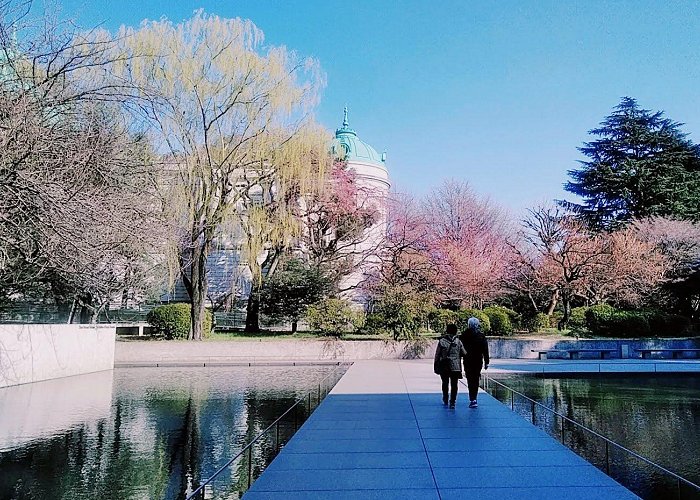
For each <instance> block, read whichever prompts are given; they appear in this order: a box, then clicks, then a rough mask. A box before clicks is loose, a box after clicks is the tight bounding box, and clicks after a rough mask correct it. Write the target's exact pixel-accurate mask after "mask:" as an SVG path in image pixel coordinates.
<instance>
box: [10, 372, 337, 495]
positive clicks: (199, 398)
mask: <svg viewBox="0 0 700 500" xmlns="http://www.w3.org/2000/svg"><path fill="white" fill-rule="evenodd" d="M337 369H338V367H337V366H305V367H289V366H284V367H276V366H258V367H211V368H189V367H188V368H120V369H116V370H114V371H110V372H101V373H95V374H90V375H82V376H78V377H68V378H64V379H58V380H52V381H47V382H39V383H35V384H27V385H22V386H16V387H9V388H5V389H0V499H2V500H4V499H18V500H19V499H36V500H39V499H40V500H47V499H57V500H58V499H71V500H73V499H120V500H122V499H151V498H153V499H162V498H165V499H180V498H184V495H185V493H186V492H187V491H191V489H192V486H193V485H195V486H196V485H198V484H199V482H200V480H202V479H204V478H207V477H209V476H210V475H211V474H213V472H214V471H216V470H217V469H218V468H219V467H220V466H221V465H222V464H224V463H225V462H226V461H227V460H228V459H229V458H231V457H232V456H234V455H235V454H236V453H238V451H240V450H241V448H242V447H243V446H244V445H245V444H246V443H247V442H249V441H250V440H251V439H252V437H254V436H255V435H257V434H258V433H259V432H260V431H261V430H263V429H265V427H267V426H268V425H269V424H270V423H271V422H273V421H274V420H275V419H276V418H277V417H278V416H279V415H280V414H282V413H283V412H284V411H285V410H286V409H287V408H289V407H290V406H291V405H292V404H293V403H294V402H295V401H296V400H297V398H299V397H303V396H304V395H305V394H306V393H307V392H308V391H309V390H311V389H312V388H316V387H317V386H318V382H319V381H320V380H321V379H323V378H324V377H325V376H326V375H328V374H329V373H330V372H332V371H334V370H337ZM334 380H335V377H334ZM305 417H306V409H305V408H304V407H301V408H299V411H298V412H295V414H294V415H292V414H290V415H289V418H288V419H287V421H286V422H285V423H284V424H283V426H282V428H281V430H280V432H281V433H282V434H288V435H289V434H291V433H293V430H294V422H293V420H298V423H299V424H300V423H301V421H303V420H304V419H305ZM283 437H284V436H283ZM273 438H274V439H276V436H273ZM273 449H274V444H271V443H270V442H269V439H267V440H261V444H260V446H257V447H256V448H255V458H256V460H255V464H256V465H255V467H262V464H264V463H265V462H266V461H267V462H269V460H271V458H272V457H273V454H274V451H273ZM258 463H259V464H261V465H258ZM247 467H248V462H247V461H242V462H241V463H237V464H234V467H232V468H231V469H230V470H227V471H226V472H225V473H224V474H223V476H222V477H221V479H220V480H219V481H218V483H217V484H216V485H215V490H214V491H213V492H209V493H210V496H211V497H214V498H238V491H239V490H241V489H245V487H241V484H239V483H241V482H245V481H246V474H245V472H246V471H245V470H243V469H247Z"/></svg>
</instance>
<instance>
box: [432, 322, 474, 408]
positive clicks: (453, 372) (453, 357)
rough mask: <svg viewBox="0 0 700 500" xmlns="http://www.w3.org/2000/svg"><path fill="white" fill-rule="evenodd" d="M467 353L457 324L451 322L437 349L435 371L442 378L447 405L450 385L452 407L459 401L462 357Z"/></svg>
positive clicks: (443, 396) (443, 395)
mask: <svg viewBox="0 0 700 500" xmlns="http://www.w3.org/2000/svg"><path fill="white" fill-rule="evenodd" d="M466 354H467V352H466V351H465V350H464V346H463V345H462V342H461V341H460V340H459V338H458V337H457V325H454V324H449V325H447V328H446V329H445V334H444V335H443V336H442V337H440V340H439V341H438V345H437V349H436V350H435V362H434V365H433V371H434V372H435V373H436V374H437V375H440V378H441V379H442V403H443V404H444V405H445V406H447V402H448V391H447V390H448V385H449V389H450V392H449V403H450V408H454V407H455V403H456V402H457V388H458V382H457V381H458V380H459V379H461V378H462V363H461V360H462V358H463V357H464V356H465V355H466Z"/></svg>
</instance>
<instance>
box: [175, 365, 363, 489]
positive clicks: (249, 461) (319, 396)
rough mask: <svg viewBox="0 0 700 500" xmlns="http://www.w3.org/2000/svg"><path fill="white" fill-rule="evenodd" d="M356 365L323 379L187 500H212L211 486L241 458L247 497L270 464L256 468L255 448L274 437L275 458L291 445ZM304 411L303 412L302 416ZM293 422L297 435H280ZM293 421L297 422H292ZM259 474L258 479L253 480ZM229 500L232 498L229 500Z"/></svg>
mask: <svg viewBox="0 0 700 500" xmlns="http://www.w3.org/2000/svg"><path fill="white" fill-rule="evenodd" d="M351 364H352V363H342V362H341V363H338V367H337V368H336V369H335V370H333V371H332V372H330V373H329V374H327V375H326V376H325V377H323V378H322V379H321V380H319V382H318V384H315V385H314V388H313V389H311V390H309V391H308V392H307V393H306V394H305V395H304V396H302V397H300V398H299V399H297V400H296V401H295V402H294V404H292V406H290V407H289V408H287V409H286V410H285V411H284V412H283V413H282V414H281V415H280V416H279V417H277V419H276V420H275V421H274V422H272V423H271V424H270V425H268V426H267V427H266V428H265V429H263V430H262V431H261V432H259V433H258V434H257V435H256V436H255V437H254V438H253V439H252V440H250V441H249V442H248V443H247V444H246V445H245V446H244V447H243V448H242V449H241V451H239V452H238V453H237V454H236V455H235V456H234V457H232V458H231V459H230V460H229V461H228V462H226V463H225V464H224V465H222V466H221V467H220V468H219V469H218V470H217V471H216V472H215V473H214V474H212V475H211V476H210V477H209V478H207V479H206V480H205V481H202V482H201V483H200V484H199V486H198V487H197V489H195V490H194V491H193V492H192V493H190V494H189V495H187V500H203V499H205V498H212V497H213V492H212V488H211V485H212V483H213V481H214V480H215V479H216V478H217V477H218V476H219V475H220V474H221V473H222V472H224V471H225V470H226V469H228V468H229V467H231V466H232V465H233V464H234V463H235V462H237V461H238V460H241V459H246V466H245V467H244V472H245V477H243V478H238V482H239V484H240V486H241V489H239V491H238V494H239V496H243V494H244V493H245V492H246V491H248V489H250V486H251V485H252V484H253V482H254V481H255V479H257V477H259V476H260V474H261V473H262V472H263V471H264V469H265V467H266V466H267V465H268V464H266V463H264V464H263V465H262V467H257V468H256V467H254V466H253V462H254V459H255V457H254V455H253V451H254V450H253V449H254V447H255V445H256V444H257V443H258V442H259V441H261V440H262V438H263V437H265V436H268V435H274V441H273V446H272V449H273V454H272V457H271V458H274V457H275V456H277V454H278V453H279V452H280V450H281V449H282V447H283V446H284V445H286V444H287V442H288V441H289V439H291V437H292V436H293V435H294V434H295V433H296V432H297V430H298V429H299V427H300V426H301V424H303V423H304V421H305V420H306V418H308V417H309V416H310V415H311V412H312V411H313V410H315V409H316V408H318V405H320V404H321V401H323V399H324V398H325V397H326V396H327V395H328V393H329V392H330V391H331V389H333V387H334V386H335V384H337V383H338V380H340V378H341V377H342V375H343V374H344V373H345V371H346V370H347V367H348V366H350V365H351ZM300 408H301V409H302V410H303V412H301V415H299V413H300ZM287 418H288V419H289V425H290V426H291V427H292V428H293V432H292V433H291V434H289V435H287V436H285V435H284V433H280V425H282V424H283V423H284V422H285V419H287ZM292 422H293V423H292ZM256 472H257V476H256V477H253V476H254V475H255V473H256ZM227 498H228V497H227Z"/></svg>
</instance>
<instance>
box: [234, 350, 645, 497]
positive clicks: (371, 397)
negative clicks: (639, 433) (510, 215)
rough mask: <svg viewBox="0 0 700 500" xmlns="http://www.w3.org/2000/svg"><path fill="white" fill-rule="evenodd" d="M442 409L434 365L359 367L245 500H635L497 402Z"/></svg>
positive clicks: (462, 402)
mask: <svg viewBox="0 0 700 500" xmlns="http://www.w3.org/2000/svg"><path fill="white" fill-rule="evenodd" d="M465 389H466V388H465V387H460V390H463V391H464V392H462V393H460V396H459V398H458V401H457V408H456V409H455V410H449V409H447V408H445V407H444V406H443V405H442V401H441V395H440V379H439V378H438V377H437V376H436V375H434V374H433V373H432V364H429V363H426V362H416V361H398V360H386V361H358V362H355V364H354V365H353V366H352V367H351V368H350V369H349V370H348V372H347V373H346V374H345V375H344V376H343V378H342V379H341V380H340V382H338V384H337V385H336V386H335V387H334V389H333V390H332V391H331V393H330V394H329V395H328V396H327V397H326V398H325V399H324V400H323V402H322V403H321V404H320V406H319V407H318V408H317V409H316V411H314V413H313V414H312V415H311V417H310V418H309V419H308V420H307V421H306V423H305V424H304V425H303V426H302V427H301V429H300V430H299V431H298V432H297V433H296V434H295V435H294V437H293V438H292V439H291V440H290V441H289V443H288V444H287V445H286V446H285V447H284V448H283V449H282V451H281V452H280V454H279V455H278V456H277V458H275V460H274V461H273V462H272V463H271V464H270V465H269V466H268V468H267V469H266V470H265V472H263V474H262V475H261V476H260V477H259V478H258V480H257V481H255V483H254V484H253V486H252V488H251V489H250V490H249V491H248V492H247V493H246V495H245V496H244V498H245V499H246V500H258V499H270V500H274V499H288V500H294V499H314V498H317V499H354V498H361V499H363V500H370V499H393V498H396V499H402V500H409V499H421V500H424V499H442V500H447V499H457V498H460V499H461V498H479V499H481V500H489V499H499V500H503V499H528V500H530V499H532V498H537V499H548V498H551V499H555V498H556V499H561V498H566V499H567V500H577V499H585V500H589V499H591V498H596V499H607V498H609V499H616V500H617V499H625V498H637V497H636V496H635V495H634V494H633V493H631V492H630V491H629V490H627V489H625V488H624V487H622V486H621V485H619V484H618V483H616V482H615V481H614V480H613V479H611V478H610V477H608V476H606V475H605V474H604V473H603V472H601V471H600V470H598V469H597V468H596V467H594V466H593V465H591V464H590V463H588V462H586V461H585V460H584V459H582V458H580V457H579V456H578V455H576V454H575V453H574V452H572V451H571V450H569V449H568V448H566V447H565V446H563V445H562V444H560V443H559V442H558V441H556V440H555V439H554V438H552V437H550V436H549V435H548V434H546V433H545V432H544V431H542V430H540V429H538V428H537V427H535V426H533V425H531V424H530V423H529V422H528V421H526V420H524V419H523V418H521V417H519V416H518V415H516V414H515V413H513V412H511V411H510V409H508V408H506V407H505V406H504V405H502V404H501V403H500V402H498V401H497V400H495V399H494V398H492V397H491V396H489V395H488V394H484V393H483V392H482V393H480V394H479V408H478V409H469V408H468V407H467V403H468V398H467V396H466V390H465Z"/></svg>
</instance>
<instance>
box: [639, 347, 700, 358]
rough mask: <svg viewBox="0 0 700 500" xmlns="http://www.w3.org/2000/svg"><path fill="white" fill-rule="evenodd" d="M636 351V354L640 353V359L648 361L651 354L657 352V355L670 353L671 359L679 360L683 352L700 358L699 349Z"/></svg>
mask: <svg viewBox="0 0 700 500" xmlns="http://www.w3.org/2000/svg"><path fill="white" fill-rule="evenodd" d="M636 351H637V352H638V353H641V355H642V359H648V358H649V357H650V356H651V353H652V352H659V353H668V352H670V353H671V358H672V359H680V358H681V357H682V354H683V353H684V352H690V353H695V356H696V357H698V356H700V349H664V348H659V349H636Z"/></svg>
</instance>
